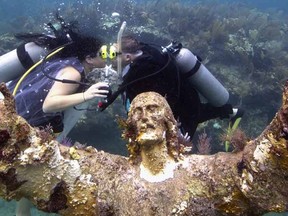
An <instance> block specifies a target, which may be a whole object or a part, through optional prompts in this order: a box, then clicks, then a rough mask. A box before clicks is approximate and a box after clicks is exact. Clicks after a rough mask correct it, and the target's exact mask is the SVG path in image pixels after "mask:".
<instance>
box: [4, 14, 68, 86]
mask: <svg viewBox="0 0 288 216" xmlns="http://www.w3.org/2000/svg"><path fill="white" fill-rule="evenodd" d="M47 26H48V27H50V28H51V29H52V31H53V33H54V35H55V36H52V35H45V34H35V35H33V34H32V35H30V34H29V33H28V34H19V35H18V36H16V37H17V38H20V39H23V40H26V42H27V43H25V44H22V45H20V46H19V47H17V48H16V49H14V50H12V51H10V52H8V53H6V54H4V55H2V56H0V83H1V82H9V81H11V80H14V79H16V78H18V77H20V76H22V75H23V74H24V73H25V71H27V70H28V69H30V68H31V67H32V66H33V65H35V64H36V63H37V62H39V61H40V60H41V59H42V58H43V57H44V56H46V55H47V54H48V53H49V51H50V50H51V49H54V48H55V47H58V46H60V45H63V44H66V43H68V42H71V41H72V39H71V37H72V36H73V32H72V28H73V25H71V24H66V23H65V21H64V20H63V19H62V18H61V17H60V16H59V14H58V13H56V22H55V23H48V24H47ZM27 40H28V41H27ZM31 41H35V42H31ZM39 63H40V62H39Z"/></svg>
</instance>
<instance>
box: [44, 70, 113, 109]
mask: <svg viewBox="0 0 288 216" xmlns="http://www.w3.org/2000/svg"><path fill="white" fill-rule="evenodd" d="M57 78H58V79H60V80H61V79H66V80H75V81H80V80H81V75H80V73H79V72H78V71H77V70H76V69H75V68H73V67H66V68H64V69H62V71H61V72H60V76H58V77H57ZM78 87H79V85H78V84H70V83H62V82H58V81H55V83H54V84H53V86H52V88H51V89H50V91H49V93H48V95H47V97H46V98H45V100H44V103H43V107H42V109H43V112H45V113H49V112H58V111H63V110H65V109H67V108H68V107H71V106H75V105H78V104H80V103H83V102H85V101H87V100H90V99H93V98H95V97H106V95H105V94H108V91H107V90H100V89H99V88H101V87H108V84H107V83H103V82H99V83H96V84H94V85H92V86H91V87H90V88H89V89H87V90H86V91H85V92H84V93H83V92H81V93H75V92H76V91H77V89H78Z"/></svg>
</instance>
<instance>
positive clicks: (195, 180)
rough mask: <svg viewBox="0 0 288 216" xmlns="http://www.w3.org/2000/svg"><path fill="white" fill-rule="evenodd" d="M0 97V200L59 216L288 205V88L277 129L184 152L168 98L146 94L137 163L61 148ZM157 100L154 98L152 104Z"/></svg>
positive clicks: (137, 105) (133, 143)
mask: <svg viewBox="0 0 288 216" xmlns="http://www.w3.org/2000/svg"><path fill="white" fill-rule="evenodd" d="M0 91H1V92H2V93H3V94H4V96H5V100H2V101H0V197H2V198H4V199H7V200H11V199H16V200H19V199H20V198H21V197H26V198H27V199H29V200H30V201H31V202H32V203H34V205H35V206H37V208H39V209H41V210H43V211H46V212H57V213H59V214H60V215H165V216H166V215H262V214H263V213H266V212H271V211H278V212H281V211H287V206H288V188H287V187H286V186H287V184H288V178H287V176H288V142H287V139H288V98H287V96H288V83H287V84H286V87H285V89H284V94H283V105H282V107H281V108H280V110H279V112H278V113H277V114H276V116H275V118H274V119H273V121H272V122H271V123H270V125H269V126H268V127H267V128H266V129H265V131H263V133H262V134H261V135H260V136H259V137H258V138H257V139H255V140H252V141H249V142H248V143H246V146H245V148H244V150H243V151H240V152H237V153H217V154H215V155H209V156H206V155H205V156H204V155H185V154H183V153H184V147H183V146H182V145H181V144H179V143H178V139H177V124H176V121H175V119H174V118H173V115H172V114H171V110H170V109H169V107H168V106H167V103H166V102H165V100H164V98H162V97H161V96H159V95H157V94H156V93H152V92H150V93H143V94H141V95H139V96H137V97H136V98H135V99H134V100H133V102H132V104H131V111H130V113H129V117H128V120H127V122H125V125H124V126H125V130H124V134H123V135H124V137H125V138H127V139H128V142H129V143H128V150H129V153H130V157H129V158H126V157H123V156H117V155H112V154H108V153H105V152H102V151H100V152H99V151H97V150H96V149H94V148H92V147H86V148H84V149H77V148H76V147H72V148H69V147H65V146H60V145H59V144H58V143H57V142H56V141H55V140H54V139H53V137H51V136H48V135H47V134H45V132H43V131H41V130H39V129H37V128H32V127H30V126H29V125H28V124H27V122H26V121H25V120H24V119H23V118H21V117H20V116H18V115H17V114H16V112H15V109H14V103H13V98H12V97H11V95H10V94H9V93H8V91H7V89H6V88H5V85H4V84H2V85H1V87H0ZM151 100H152V101H151Z"/></svg>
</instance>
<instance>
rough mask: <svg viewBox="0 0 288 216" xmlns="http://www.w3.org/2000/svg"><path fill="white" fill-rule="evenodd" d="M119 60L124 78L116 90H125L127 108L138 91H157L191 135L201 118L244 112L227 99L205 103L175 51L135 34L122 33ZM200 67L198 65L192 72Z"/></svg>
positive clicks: (221, 116) (182, 128) (220, 116)
mask: <svg viewBox="0 0 288 216" xmlns="http://www.w3.org/2000/svg"><path fill="white" fill-rule="evenodd" d="M118 55H119V54H118ZM118 60H120V61H121V62H122V65H123V67H124V69H123V71H122V77H123V82H122V84H121V85H120V87H119V91H118V92H117V93H118V94H119V93H123V95H124V102H125V107H126V110H127V111H128V109H129V104H130V102H131V101H132V100H133V99H134V98H135V97H136V96H137V95H138V94H140V93H142V92H147V91H155V92H158V93H160V94H161V95H162V96H164V97H165V98H166V99H167V101H168V103H169V105H170V107H171V109H172V111H173V114H174V117H175V119H177V120H178V121H179V122H180V124H181V126H180V129H181V132H182V133H183V134H184V133H188V134H189V136H190V137H193V135H194V133H195V131H196V128H197V125H198V124H199V123H201V122H204V121H207V120H209V119H214V118H220V119H224V118H231V120H232V121H234V120H235V118H238V117H242V115H243V111H242V110H240V109H233V107H232V105H231V104H227V103H226V102H227V101H226V102H225V103H224V104H221V106H213V105H212V104H210V103H209V102H208V103H202V102H201V100H200V97H199V93H198V91H197V90H196V88H192V87H191V84H190V83H189V79H187V75H184V74H183V73H181V72H180V68H179V65H178V63H177V62H176V59H175V58H174V56H173V55H171V54H168V53H167V52H166V53H163V50H161V49H158V48H156V47H155V46H152V45H148V44H144V43H141V42H138V41H137V39H136V38H134V37H133V36H124V37H122V43H121V53H120V55H119V56H118ZM198 69H199V65H198V68H196V71H192V72H193V73H192V74H193V75H194V74H195V72H197V70H198ZM207 79H209V77H207ZM223 88H224V87H223ZM225 91H226V90H225ZM213 94H214V93H213ZM227 94H228V92H227ZM227 100H228V99H227Z"/></svg>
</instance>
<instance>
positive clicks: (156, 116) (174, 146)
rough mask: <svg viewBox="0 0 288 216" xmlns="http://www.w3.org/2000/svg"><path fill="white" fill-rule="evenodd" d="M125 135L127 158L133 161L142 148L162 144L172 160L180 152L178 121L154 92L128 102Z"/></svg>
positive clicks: (176, 157) (165, 103)
mask: <svg viewBox="0 0 288 216" xmlns="http://www.w3.org/2000/svg"><path fill="white" fill-rule="evenodd" d="M126 124H127V129H126V132H125V131H124V133H123V135H124V137H126V138H128V140H129V144H128V151H129V154H130V160H132V162H136V161H137V159H139V157H140V153H141V151H142V150H143V149H149V148H154V147H155V146H156V145H157V144H159V143H165V144H166V146H167V152H168V154H169V155H170V156H171V157H172V158H174V159H175V160H178V159H179V154H180V153H181V152H180V151H181V148H180V144H179V143H178V138H177V133H178V128H177V122H176V120H175V118H174V116H173V113H172V111H171V109H170V106H169V104H168V103H167V101H166V100H165V98H164V97H162V96H161V95H160V94H158V93H156V92H145V93H142V94H139V95H138V96H136V97H135V98H134V100H133V101H132V103H131V106H130V111H129V114H128V119H127V122H126Z"/></svg>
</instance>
